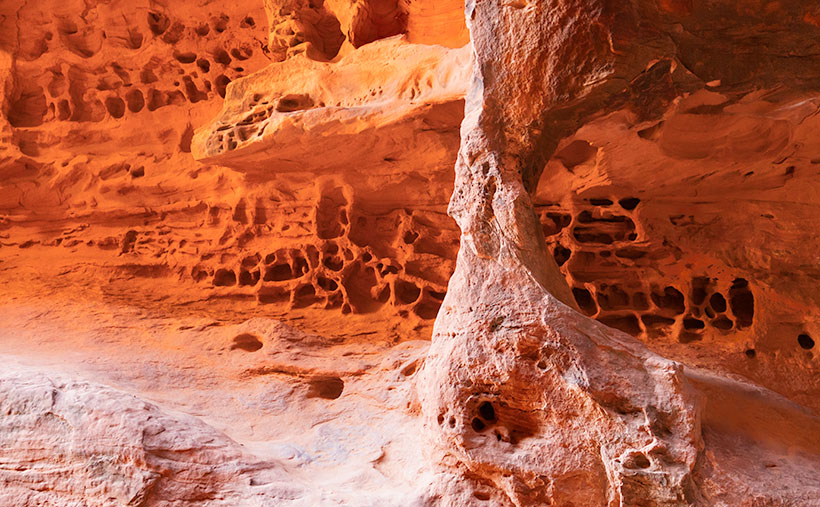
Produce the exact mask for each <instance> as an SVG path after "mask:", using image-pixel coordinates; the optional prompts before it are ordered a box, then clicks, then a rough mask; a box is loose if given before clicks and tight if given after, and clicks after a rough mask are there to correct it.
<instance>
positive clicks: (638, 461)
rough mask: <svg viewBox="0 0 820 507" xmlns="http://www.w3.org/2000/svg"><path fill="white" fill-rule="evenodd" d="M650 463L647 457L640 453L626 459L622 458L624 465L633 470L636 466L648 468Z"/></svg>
mask: <svg viewBox="0 0 820 507" xmlns="http://www.w3.org/2000/svg"><path fill="white" fill-rule="evenodd" d="M650 465H651V463H650V462H649V458H647V457H646V456H645V455H644V454H641V453H638V454H634V455H632V456H629V457H628V458H627V459H626V460H624V467H625V468H630V469H633V470H634V469H636V468H649V466H650Z"/></svg>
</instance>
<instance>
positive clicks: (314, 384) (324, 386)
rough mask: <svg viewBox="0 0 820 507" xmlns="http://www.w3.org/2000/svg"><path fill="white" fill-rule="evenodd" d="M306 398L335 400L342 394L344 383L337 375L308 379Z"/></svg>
mask: <svg viewBox="0 0 820 507" xmlns="http://www.w3.org/2000/svg"><path fill="white" fill-rule="evenodd" d="M308 385H309V386H310V389H308V394H307V397H308V398H324V399H326V400H335V399H336V398H338V397H339V396H341V395H342V391H344V388H345V383H344V381H342V379H340V378H339V377H316V378H313V379H311V380H309V381H308Z"/></svg>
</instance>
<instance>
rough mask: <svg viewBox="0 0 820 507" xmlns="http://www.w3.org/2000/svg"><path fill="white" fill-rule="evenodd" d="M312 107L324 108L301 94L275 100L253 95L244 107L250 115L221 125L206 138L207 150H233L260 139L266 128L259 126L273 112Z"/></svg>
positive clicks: (286, 111) (287, 111) (288, 111)
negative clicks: (242, 144) (247, 142)
mask: <svg viewBox="0 0 820 507" xmlns="http://www.w3.org/2000/svg"><path fill="white" fill-rule="evenodd" d="M314 105H318V106H320V107H322V106H324V104H322V103H319V104H314V103H313V99H311V98H310V96H309V95H306V94H303V93H292V94H288V95H284V96H281V97H277V98H275V99H269V98H266V97H264V96H263V95H261V94H254V95H253V96H252V97H251V99H250V100H249V101H248V103H247V105H246V107H247V108H252V111H251V113H250V114H248V115H246V116H245V117H244V118H242V119H241V120H240V121H239V122H237V123H236V124H235V125H223V126H221V127H219V128H217V129H216V131H214V133H213V134H212V135H211V136H210V137H209V138H208V141H207V144H208V148H209V149H211V150H213V151H231V150H235V149H236V147H237V146H239V143H244V142H245V141H248V140H249V139H251V138H254V137H262V135H263V134H264V133H265V128H266V127H267V126H266V125H264V124H262V125H260V124H261V123H262V122H264V121H265V120H267V119H268V118H270V116H271V114H273V112H274V111H276V112H280V113H290V112H294V111H301V110H305V109H310V108H312V107H313V106H314Z"/></svg>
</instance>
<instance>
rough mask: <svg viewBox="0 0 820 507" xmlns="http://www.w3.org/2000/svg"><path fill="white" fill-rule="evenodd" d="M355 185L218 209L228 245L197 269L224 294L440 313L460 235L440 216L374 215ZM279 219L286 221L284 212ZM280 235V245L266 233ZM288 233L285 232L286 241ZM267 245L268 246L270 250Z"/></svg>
mask: <svg viewBox="0 0 820 507" xmlns="http://www.w3.org/2000/svg"><path fill="white" fill-rule="evenodd" d="M349 192H351V189H350V188H349V187H345V186H335V185H329V186H327V187H325V188H323V189H322V192H321V195H320V196H319V197H318V199H317V200H316V202H314V203H311V205H309V206H306V207H303V208H298V209H294V210H285V209H283V208H277V211H278V212H279V213H282V212H283V211H284V213H285V215H286V216H288V217H289V218H288V220H287V221H286V222H284V223H282V222H281V221H279V220H277V219H276V218H277V217H273V218H274V219H273V220H269V219H268V217H267V216H266V214H267V212H268V211H269V210H268V209H267V208H266V206H269V204H267V205H266V204H265V203H264V202H263V201H261V200H260V201H257V203H256V205H254V206H250V207H249V206H248V205H247V204H246V202H245V200H244V199H242V200H240V202H239V203H238V205H236V206H235V207H234V208H233V209H231V210H223V209H221V208H218V207H212V208H210V209H209V210H208V211H207V212H206V213H207V216H208V218H207V223H208V225H210V226H214V227H216V226H220V225H223V226H224V225H225V223H223V222H229V223H228V226H227V228H226V229H225V234H223V237H222V239H221V240H220V242H221V243H222V244H223V245H224V250H221V251H220V250H218V249H215V250H214V251H212V252H211V253H206V254H205V255H203V256H202V257H201V259H200V262H198V263H197V264H196V265H195V266H193V267H192V268H191V270H190V274H191V276H192V277H193V279H194V280H196V281H197V282H201V283H206V284H211V285H212V286H214V287H215V288H217V289H219V290H229V291H232V292H234V293H239V294H246V295H254V296H255V297H256V299H257V301H258V302H259V303H261V304H279V305H285V306H287V307H289V308H305V307H309V306H315V307H320V308H325V309H341V311H342V312H343V313H369V312H373V311H376V310H378V309H380V308H382V307H384V306H385V305H389V306H392V307H395V308H396V311H397V312H398V314H399V315H403V316H407V315H408V312H411V313H413V314H415V315H417V316H418V317H420V318H421V319H425V320H432V319H434V318H435V316H436V313H437V312H438V308H439V306H440V305H441V301H442V300H443V299H444V294H445V291H446V284H447V279H448V277H449V275H450V274H451V272H452V270H453V259H454V257H455V252H456V250H457V248H458V235H457V232H456V231H455V228H454V226H453V225H452V224H449V223H448V219H447V217H446V216H445V215H444V213H443V211H441V212H435V211H433V212H430V211H424V210H412V209H399V210H394V211H391V212H389V213H386V214H367V213H364V212H363V211H362V210H359V209H356V208H355V207H354V206H353V205H352V204H351V202H350V198H349V195H350V194H349ZM278 218H281V217H278ZM264 237H267V238H277V241H276V243H277V244H278V245H279V246H278V247H276V248H270V242H269V241H267V242H264V241H258V240H261V239H262V238H264ZM283 238H286V239H284V240H283ZM265 243H267V245H268V246H267V248H266V247H265V246H264V245H265Z"/></svg>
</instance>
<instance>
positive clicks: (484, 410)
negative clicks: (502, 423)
mask: <svg viewBox="0 0 820 507" xmlns="http://www.w3.org/2000/svg"><path fill="white" fill-rule="evenodd" d="M478 415H480V416H481V417H482V418H483V419H484V420H485V421H495V409H494V408H493V405H492V403H490V402H489V401H485V402H484V403H482V404H481V405H479V406H478Z"/></svg>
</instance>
